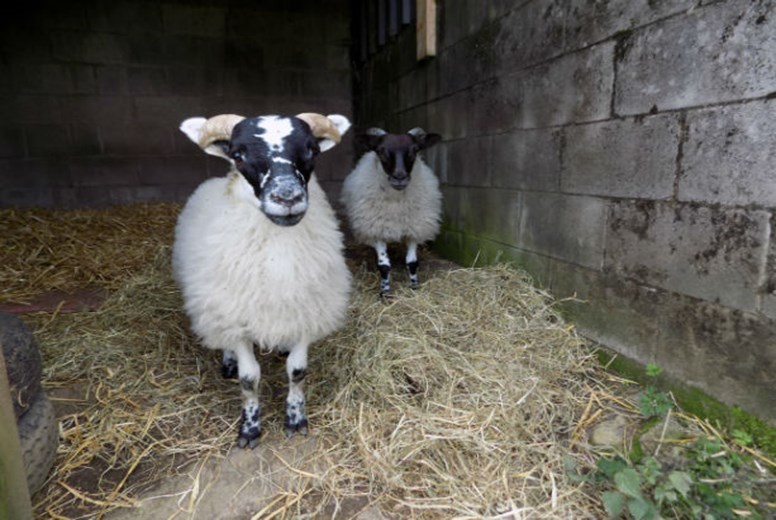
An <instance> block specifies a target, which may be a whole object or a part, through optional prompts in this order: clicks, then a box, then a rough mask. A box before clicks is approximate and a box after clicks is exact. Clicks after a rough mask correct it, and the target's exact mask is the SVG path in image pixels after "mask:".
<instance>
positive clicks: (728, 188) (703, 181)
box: [678, 49, 776, 207]
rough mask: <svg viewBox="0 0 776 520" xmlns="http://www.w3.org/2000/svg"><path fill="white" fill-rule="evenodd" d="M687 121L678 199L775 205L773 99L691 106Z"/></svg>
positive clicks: (775, 107)
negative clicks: (687, 132)
mask: <svg viewBox="0 0 776 520" xmlns="http://www.w3.org/2000/svg"><path fill="white" fill-rule="evenodd" d="M775 50H776V49H775ZM687 125H688V127H689V136H688V141H687V143H686V144H685V146H684V155H683V157H682V174H681V176H680V177H679V193H678V196H679V198H680V199H681V200H693V201H703V202H709V203H719V204H726V205H740V206H746V205H750V204H758V205H762V206H769V207H774V206H776V182H774V165H775V164H776V146H775V145H774V143H776V141H775V139H776V99H771V100H766V101H755V102H751V103H745V104H740V105H728V106H723V107H718V108H712V109H708V110H699V111H692V112H689V113H688V115H687Z"/></svg>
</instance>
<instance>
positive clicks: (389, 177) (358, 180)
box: [341, 128, 442, 296]
mask: <svg viewBox="0 0 776 520" xmlns="http://www.w3.org/2000/svg"><path fill="white" fill-rule="evenodd" d="M356 139H357V140H358V141H359V142H360V143H361V144H362V145H364V146H365V147H366V148H367V150H368V151H367V152H366V153H365V154H364V155H363V157H361V159H360V160H359V162H358V164H357V165H356V167H355V169H354V170H353V171H352V172H351V173H350V174H349V175H348V177H347V178H346V179H345V182H344V184H343V186H342V198H341V200H342V204H343V206H344V208H345V211H346V214H347V218H348V222H349V224H350V228H351V230H352V231H353V235H354V236H355V238H356V240H357V241H358V242H360V243H362V244H367V245H370V246H372V247H373V248H374V249H375V251H376V252H377V266H378V269H379V270H380V295H381V296H387V295H388V294H390V291H391V262H390V259H389V257H388V244H389V243H391V242H403V243H406V245H407V252H406V256H405V261H406V264H407V269H408V271H409V277H410V284H411V286H412V287H413V288H414V287H417V286H418V283H419V282H418V266H419V261H418V254H417V250H418V245H420V244H422V243H424V242H426V241H429V240H432V239H434V238H435V237H436V235H437V233H439V225H440V221H441V217H442V215H441V213H442V193H441V192H440V190H439V181H438V180H437V178H436V176H435V175H434V172H433V171H431V168H429V167H428V166H427V165H426V164H425V163H424V162H423V159H422V158H421V157H420V156H419V155H418V154H419V152H420V151H421V150H424V149H426V148H429V147H431V146H433V145H434V144H436V143H437V142H438V141H439V140H440V136H439V134H428V133H426V132H424V131H423V129H422V128H413V129H412V130H410V131H409V132H407V133H406V134H389V133H387V132H386V131H385V130H382V129H380V128H370V129H369V130H367V131H366V133H364V134H363V135H359V136H357V137H356Z"/></svg>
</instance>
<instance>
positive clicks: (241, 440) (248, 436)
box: [237, 422, 261, 449]
mask: <svg viewBox="0 0 776 520" xmlns="http://www.w3.org/2000/svg"><path fill="white" fill-rule="evenodd" d="M259 437H261V426H259V425H258V424H256V423H248V422H243V423H242V425H240V436H239V437H237V445H238V446H240V447H241V448H245V447H248V448H250V449H253V448H255V447H256V445H257V444H258V443H259Z"/></svg>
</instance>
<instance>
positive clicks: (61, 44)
mask: <svg viewBox="0 0 776 520" xmlns="http://www.w3.org/2000/svg"><path fill="white" fill-rule="evenodd" d="M51 45H52V48H53V54H54V58H56V59H57V60H59V61H65V62H76V63H94V64H102V63H123V62H125V61H126V59H127V54H128V53H127V50H128V49H127V45H126V42H125V41H124V40H122V38H121V37H120V36H119V35H116V34H108V33H96V32H74V31H68V32H55V33H52V34H51Z"/></svg>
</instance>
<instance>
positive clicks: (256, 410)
mask: <svg viewBox="0 0 776 520" xmlns="http://www.w3.org/2000/svg"><path fill="white" fill-rule="evenodd" d="M234 355H235V356H236V358H237V370H238V373H239V375H240V390H242V396H243V409H242V419H241V420H240V435H239V437H238V438H237V442H238V444H239V446H240V447H241V448H245V447H246V446H248V447H249V448H251V449H253V448H255V447H256V444H258V442H259V436H260V435H261V406H259V379H260V378H261V368H260V367H259V362H258V361H256V356H255V355H254V354H253V343H252V342H250V341H243V342H242V343H240V344H239V345H237V346H236V348H235V349H234Z"/></svg>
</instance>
